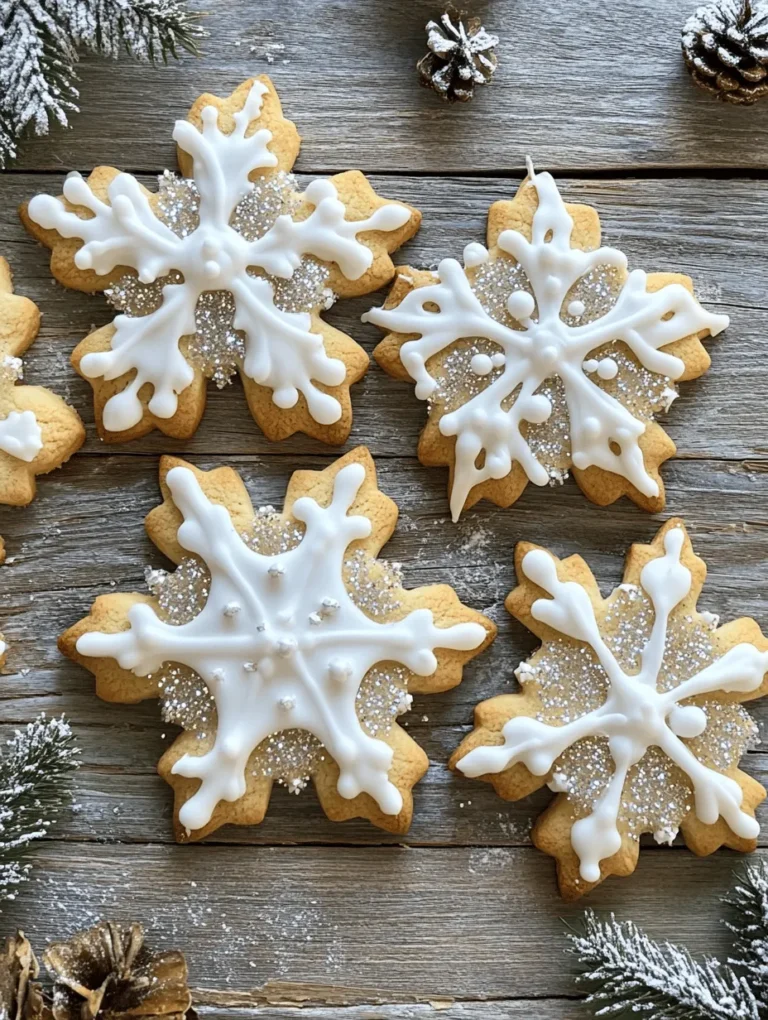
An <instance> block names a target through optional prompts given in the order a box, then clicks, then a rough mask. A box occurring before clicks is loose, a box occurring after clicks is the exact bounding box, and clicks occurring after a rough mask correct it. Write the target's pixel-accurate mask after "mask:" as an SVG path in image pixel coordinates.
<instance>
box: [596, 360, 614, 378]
mask: <svg viewBox="0 0 768 1020" xmlns="http://www.w3.org/2000/svg"><path fill="white" fill-rule="evenodd" d="M597 374H598V375H599V376H600V378H601V379H615V378H616V376H617V375H618V374H619V366H618V365H617V364H616V362H615V361H614V360H613V358H603V360H602V361H601V362H600V363H599V365H598V366H597Z"/></svg>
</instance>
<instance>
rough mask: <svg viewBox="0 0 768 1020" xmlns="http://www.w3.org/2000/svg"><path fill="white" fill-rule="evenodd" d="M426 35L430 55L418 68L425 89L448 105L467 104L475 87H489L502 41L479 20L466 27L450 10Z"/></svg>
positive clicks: (428, 54) (469, 23)
mask: <svg viewBox="0 0 768 1020" xmlns="http://www.w3.org/2000/svg"><path fill="white" fill-rule="evenodd" d="M451 15H453V20H452V19H451ZM426 31H427V46H428V47H429V52H428V53H427V54H426V55H425V56H423V57H422V58H421V60H420V61H419V62H418V63H417V64H416V69H417V70H418V72H419V76H420V78H421V83H422V85H425V86H426V87H427V88H431V89H433V90H434V91H435V92H437V94H438V95H439V96H440V98H441V99H444V100H445V101H446V102H448V103H456V102H459V103H467V102H469V100H470V99H472V97H473V95H474V93H475V86H476V85H488V84H490V81H491V78H492V77H493V73H494V71H495V70H496V65H497V63H498V60H497V57H496V53H495V47H496V46H498V45H499V37H498V36H496V35H491V33H490V32H486V30H485V29H484V28H483V26H482V25H481V23H480V19H479V18H471V19H470V20H469V21H467V22H466V23H465V22H463V21H461V20H460V17H459V16H458V15H457V14H456V12H455V11H454V10H452V9H449V10H448V11H446V12H445V14H442V15H441V16H440V19H439V21H430V22H428V23H427V26H426Z"/></svg>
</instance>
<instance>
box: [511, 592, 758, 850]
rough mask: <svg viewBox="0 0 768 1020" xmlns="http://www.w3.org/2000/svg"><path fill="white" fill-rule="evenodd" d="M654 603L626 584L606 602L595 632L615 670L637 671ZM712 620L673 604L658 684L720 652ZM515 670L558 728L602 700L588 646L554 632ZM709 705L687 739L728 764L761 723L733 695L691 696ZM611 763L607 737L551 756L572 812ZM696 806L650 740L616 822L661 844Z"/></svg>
mask: <svg viewBox="0 0 768 1020" xmlns="http://www.w3.org/2000/svg"><path fill="white" fill-rule="evenodd" d="M653 620H654V611H653V604H652V602H651V600H650V598H649V597H648V595H647V594H646V593H645V591H643V589H642V588H641V587H639V586H638V585H634V584H622V585H619V587H618V588H616V589H615V590H614V591H613V592H612V594H611V596H610V597H609V599H608V600H607V604H606V608H605V610H604V613H603V615H602V621H601V628H600V631H601V634H602V637H603V639H604V640H605V643H606V644H607V645H608V647H609V648H610V649H611V651H612V652H613V654H614V655H615V656H616V659H617V661H618V663H619V665H620V666H621V668H622V669H623V670H624V671H625V672H627V673H629V674H633V673H636V672H638V671H639V669H640V665H641V656H642V652H643V649H644V647H645V646H646V644H647V641H648V639H649V637H650V634H651V630H652V627H653ZM716 626H717V618H716V617H713V616H712V615H711V614H707V613H696V614H691V613H689V612H687V611H686V610H684V609H682V608H681V607H678V608H677V609H676V610H675V611H673V612H672V614H671V615H670V617H669V625H668V630H667V640H666V644H665V648H664V657H663V660H662V665H661V668H660V670H659V674H658V677H657V689H658V690H660V691H664V690H672V689H674V688H675V687H677V686H678V685H679V684H681V683H683V682H684V681H685V680H687V679H689V678H690V677H692V676H694V675H695V674H696V673H697V672H699V671H700V670H702V669H704V668H706V667H707V666H708V665H710V664H711V663H713V662H714V661H716V659H717V657H718V653H717V650H716V648H715V646H714V643H713V639H712V635H713V632H714V629H715V627H716ZM516 675H517V677H518V680H519V681H520V684H521V686H522V687H523V689H526V688H528V687H529V686H532V687H533V689H534V690H535V692H536V694H537V696H538V699H539V703H540V708H539V712H538V713H537V716H536V718H537V719H539V720H540V721H541V722H545V723H548V724H549V725H553V726H562V725H565V724H566V723H569V722H572V721H573V720H574V719H577V718H580V717H581V716H583V715H585V714H586V713H588V712H591V711H593V710H594V709H596V708H599V707H600V705H602V704H603V703H604V701H605V698H606V696H607V694H608V690H609V683H608V677H607V675H606V674H605V671H604V670H603V668H602V666H601V665H600V663H599V662H598V660H597V657H596V655H595V653H594V651H593V650H592V648H591V647H590V646H588V645H586V644H582V643H579V642H576V641H572V640H567V639H562V638H554V639H552V640H549V641H548V642H547V644H546V646H544V647H542V648H541V649H540V650H539V651H538V652H536V653H535V654H534V655H533V656H532V657H531V659H530V660H529V661H528V662H524V663H522V664H521V665H520V666H519V667H518V669H517V671H516ZM680 704H681V705H687V704H696V705H698V706H699V707H700V708H701V709H702V710H703V711H704V713H705V715H706V717H707V725H706V728H705V730H704V732H703V733H702V734H701V735H700V736H698V737H695V738H692V739H687V740H685V741H684V743H686V744H687V746H688V747H689V748H690V750H691V751H692V753H693V754H695V756H696V757H697V758H698V759H699V761H701V762H702V763H703V764H704V765H706V766H708V767H709V768H714V769H717V770H719V771H721V772H727V771H728V770H729V769H731V768H733V767H734V766H736V765H737V764H738V762H739V760H740V759H741V757H742V755H743V754H744V753H745V751H746V750H748V749H749V748H750V747H753V746H755V744H756V743H757V734H758V731H757V726H756V725H755V722H754V720H753V719H752V717H751V716H750V715H749V713H748V712H747V711H746V710H745V709H744V708H743V707H742V706H741V705H740V704H738V703H737V702H729V701H719V700H717V699H716V698H709V699H707V700H701V699H692V700H687V701H682V702H680ZM613 772H614V762H613V758H612V756H611V753H610V750H609V748H608V741H607V740H606V739H605V738H603V737H597V736H590V737H586V738H583V739H582V740H578V741H576V742H575V743H574V744H572V745H571V746H570V747H568V748H567V749H566V750H565V751H564V752H563V753H562V754H561V755H560V756H559V757H558V759H557V760H556V761H555V763H554V766H553V770H552V778H551V780H550V786H551V788H552V789H554V790H557V791H560V792H564V793H566V794H567V795H568V798H569V802H570V804H571V806H572V808H573V811H574V817H581V816H583V815H587V814H590V813H591V812H592V810H593V809H594V806H595V803H596V801H597V800H598V799H599V798H600V796H601V795H602V794H603V793H604V792H605V790H606V788H607V786H608V783H609V782H610V779H611V777H612V775H613ZM692 808H693V796H692V790H691V782H690V780H689V778H688V777H687V776H686V775H685V773H684V772H683V771H682V770H681V769H679V768H678V767H677V765H675V763H674V762H673V761H671V759H669V758H668V757H667V756H666V755H665V754H664V753H663V751H661V750H660V748H658V747H649V748H648V750H647V751H646V752H645V754H644V755H643V757H642V758H641V759H640V761H639V762H637V763H636V764H635V765H633V766H632V768H631V769H630V770H629V772H628V774H627V779H626V782H625V784H624V790H623V792H622V802H621V810H620V812H619V823H620V827H621V829H622V831H624V832H625V833H626V834H627V835H628V836H630V837H631V838H633V839H638V838H639V837H640V835H641V834H642V833H644V832H651V833H653V835H654V838H655V839H656V840H657V841H658V842H671V841H672V840H673V839H674V838H675V836H676V835H677V832H678V830H679V828H680V824H681V822H682V821H683V819H684V818H685V816H686V814H687V813H688V812H689V811H691V810H692Z"/></svg>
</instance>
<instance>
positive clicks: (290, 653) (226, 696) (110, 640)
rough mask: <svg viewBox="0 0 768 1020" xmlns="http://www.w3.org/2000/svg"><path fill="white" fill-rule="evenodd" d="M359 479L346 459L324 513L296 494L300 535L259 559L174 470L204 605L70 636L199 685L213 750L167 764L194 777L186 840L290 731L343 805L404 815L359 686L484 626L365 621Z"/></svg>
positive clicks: (89, 650) (426, 669)
mask: <svg viewBox="0 0 768 1020" xmlns="http://www.w3.org/2000/svg"><path fill="white" fill-rule="evenodd" d="M364 479H365V469H364V467H363V466H362V465H361V464H359V463H353V464H348V465H347V466H345V467H343V468H342V469H341V470H340V471H339V472H338V473H337V475H336V477H335V479H334V485H333V496H332V499H331V502H330V504H329V505H328V506H327V507H321V506H320V505H319V504H318V503H317V502H316V501H315V500H314V499H313V498H311V497H308V496H304V497H301V498H300V499H297V500H296V502H295V503H294V504H293V507H292V514H293V516H294V518H295V519H296V520H297V521H300V522H302V523H303V524H304V525H305V532H304V536H303V538H302V540H301V541H300V543H299V544H298V545H297V546H296V547H295V548H292V549H289V550H288V551H286V552H283V553H280V554H279V555H277V556H268V555H262V554H261V553H258V552H255V551H254V550H253V549H251V548H249V547H248V546H247V545H246V544H245V542H244V541H243V539H242V538H241V536H240V535H239V534H238V532H237V530H236V529H235V527H234V525H233V523H232V520H231V518H230V516H229V513H228V512H227V510H226V509H225V508H224V507H222V506H219V505H216V504H213V503H212V502H211V501H210V500H209V499H208V498H207V496H206V495H205V493H204V492H203V490H202V488H201V487H200V483H199V482H198V480H197V478H196V477H195V475H194V473H193V472H192V471H191V470H189V469H188V468H184V467H175V468H173V469H172V470H171V471H169V472H168V475H167V476H166V482H167V485H168V488H169V489H170V492H171V495H172V497H173V501H174V503H175V504H176V506H177V507H178V509H179V510H180V511H181V514H182V516H183V523H182V524H181V526H180V527H179V529H178V535H177V538H178V541H179V544H180V545H181V547H182V548H183V549H185V550H187V551H188V552H190V553H192V554H194V555H196V556H199V557H200V558H201V559H202V560H203V561H204V562H205V564H206V565H207V567H208V569H209V571H210V575H211V582H210V593H209V595H208V598H207V601H206V603H205V606H204V608H203V609H202V611H201V612H200V613H199V614H198V615H197V616H196V617H195V618H194V619H192V620H191V621H190V622H188V623H185V624H182V625H178V626H174V625H171V624H168V623H166V622H164V621H162V620H161V619H160V618H159V617H158V615H157V614H156V612H155V610H154V609H153V608H152V606H150V605H148V604H146V603H137V604H135V605H133V606H132V607H131V609H130V611H129V613H128V621H129V623H130V627H129V629H128V630H125V631H122V632H120V633H116V634H105V633H100V632H96V631H90V632H87V633H85V634H83V635H81V636H80V637H79V639H78V641H77V651H78V652H79V653H80V654H81V655H86V656H96V657H101V656H106V657H109V658H113V659H116V660H117V662H118V664H119V665H120V666H121V667H122V668H123V669H128V670H131V671H132V672H134V673H135V674H137V675H138V676H146V675H147V674H150V673H153V672H154V671H156V670H158V669H159V668H160V667H161V666H162V664H163V663H165V662H169V661H173V662H176V663H179V664H182V665H184V666H187V667H189V668H190V669H192V670H194V671H195V672H196V673H197V674H198V675H199V676H200V677H201V678H202V680H203V682H204V683H205V684H206V685H207V687H208V688H209V690H210V692H211V694H212V696H213V698H214V701H215V705H216V713H217V717H218V721H217V729H216V737H215V742H214V744H213V747H212V748H211V749H210V751H208V752H207V753H205V754H202V755H199V756H195V755H189V754H187V755H185V756H184V757H182V758H180V759H179V761H178V762H176V764H175V766H174V768H173V772H174V773H175V774H177V775H180V776H185V777H189V778H194V779H200V780H201V783H200V787H199V788H198V790H197V791H196V793H195V794H194V795H193V796H192V797H191V798H190V799H189V800H187V801H186V803H185V804H184V805H183V807H182V808H181V810H180V812H179V820H180V822H181V824H182V825H183V826H185V827H186V828H187V829H188V830H190V831H192V830H196V829H200V828H202V827H203V826H205V825H206V824H207V823H208V822H209V821H210V819H211V817H212V814H213V811H214V809H215V807H216V805H217V804H218V803H219V801H221V800H225V801H235V800H238V799H239V798H240V797H242V796H243V795H244V793H245V791H246V777H245V770H246V766H247V763H248V760H249V758H250V755H251V753H252V752H253V751H254V749H255V748H256V747H258V746H259V744H261V742H262V741H263V740H264V739H265V738H266V737H268V736H269V735H270V734H272V733H275V732H280V731H281V730H285V729H294V728H296V729H302V730H306V731H308V732H309V733H311V734H313V735H314V736H316V737H317V738H318V739H319V740H320V741H321V742H322V744H323V745H324V746H325V747H326V748H327V750H328V752H329V754H330V755H331V756H332V757H333V759H334V760H335V761H336V763H337V764H338V766H339V779H338V792H339V794H340V795H341V796H342V797H345V798H348V799H351V798H353V797H355V796H357V795H358V794H360V793H363V792H364V793H368V794H370V795H371V796H372V797H373V798H374V799H375V801H376V802H377V804H378V805H379V807H380V809H381V810H382V812H384V813H385V814H388V815H396V814H398V813H399V812H400V810H401V808H402V804H403V801H402V795H401V794H400V791H399V790H398V789H397V787H396V786H395V785H394V784H393V783H392V782H391V781H390V779H389V777H388V772H389V769H390V767H391V765H392V758H393V751H392V748H391V747H390V746H389V745H388V744H387V743H385V742H384V741H383V740H379V739H376V738H374V737H371V736H369V735H368V734H367V733H365V731H364V730H363V729H362V727H361V724H360V720H359V719H358V716H357V713H356V710H355V698H356V695H357V691H358V689H359V687H360V684H361V681H362V680H363V678H364V676H365V674H366V673H367V672H368V670H369V669H371V668H372V667H373V666H375V665H376V664H377V663H379V662H389V661H391V662H396V663H400V664H402V665H403V666H405V667H406V668H407V669H409V670H411V671H412V672H413V673H416V674H417V675H419V676H429V675H431V674H432V673H433V672H434V671H435V669H436V668H437V659H436V657H435V649H438V648H444V649H459V650H471V649H474V648H478V647H479V646H480V645H481V644H482V642H483V641H484V640H485V638H486V631H485V628H484V627H482V626H481V625H480V624H479V623H473V622H465V623H459V624H455V625H453V626H449V627H436V626H435V624H434V618H433V615H432V612H431V611H430V610H429V609H416V610H413V611H412V612H410V613H408V615H406V616H405V617H404V618H403V619H400V620H395V621H392V622H376V621H375V620H373V619H371V618H370V617H369V616H367V615H366V614H365V613H364V612H363V611H362V610H361V609H360V608H358V606H357V605H355V603H354V602H353V601H352V599H351V598H350V596H349V593H348V592H347V589H346V586H345V583H344V577H343V566H344V555H345V551H346V549H347V547H348V546H349V544H350V543H351V542H354V541H356V540H358V539H363V538H366V537H367V536H368V535H370V534H371V530H372V524H371V521H370V519H369V518H368V517H366V516H363V515H360V514H350V513H349V511H350V509H351V507H352V505H353V503H354V501H355V498H356V496H357V494H358V491H359V489H360V487H361V485H362V484H363V481H364Z"/></svg>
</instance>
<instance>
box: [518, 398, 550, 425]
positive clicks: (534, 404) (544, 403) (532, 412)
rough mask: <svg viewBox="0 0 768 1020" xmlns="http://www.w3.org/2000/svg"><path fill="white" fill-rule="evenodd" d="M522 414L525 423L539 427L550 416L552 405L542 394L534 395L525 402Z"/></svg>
mask: <svg viewBox="0 0 768 1020" xmlns="http://www.w3.org/2000/svg"><path fill="white" fill-rule="evenodd" d="M522 413H523V416H524V418H525V420H526V421H529V422H532V423H533V424H535V425H541V424H542V423H543V422H545V421H546V420H547V419H548V418H549V416H550V415H551V414H552V404H551V402H550V400H549V399H548V398H547V397H545V396H544V394H543V393H534V394H533V396H532V397H530V398H529V399H528V400H527V401H526V403H525V407H524V408H523V409H522Z"/></svg>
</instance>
